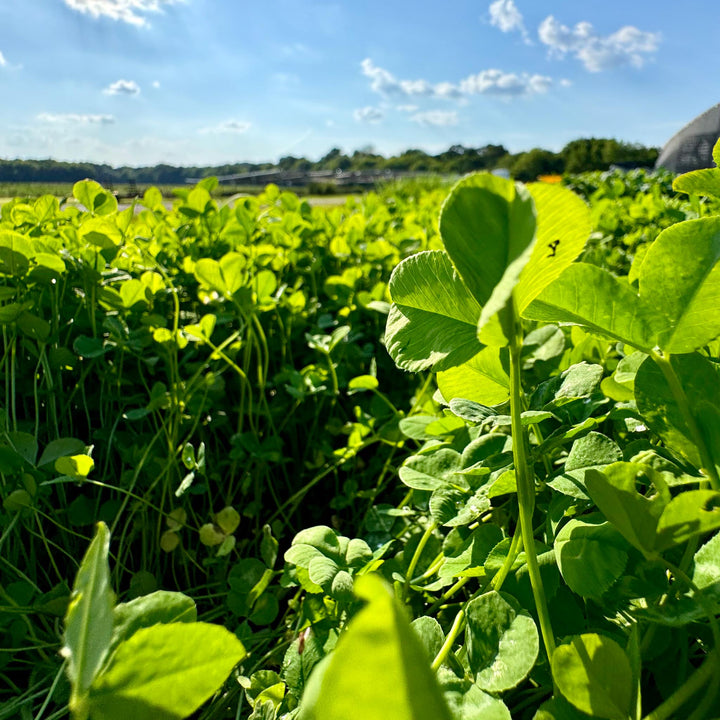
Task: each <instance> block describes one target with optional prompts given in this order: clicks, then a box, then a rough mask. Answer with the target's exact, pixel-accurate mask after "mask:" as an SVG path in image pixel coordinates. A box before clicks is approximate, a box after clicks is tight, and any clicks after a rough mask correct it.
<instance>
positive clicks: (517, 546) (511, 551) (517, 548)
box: [490, 525, 523, 592]
mask: <svg viewBox="0 0 720 720" xmlns="http://www.w3.org/2000/svg"><path fill="white" fill-rule="evenodd" d="M522 546H523V539H522V531H521V529H520V526H519V525H518V526H517V527H516V528H515V532H514V534H513V538H512V540H511V542H510V547H509V548H508V554H507V556H506V557H505V562H504V563H503V564H502V567H501V568H500V570H498V572H497V575H495V577H494V578H493V579H492V582H491V583H490V585H491V587H492V589H493V590H495V591H496V592H500V588H501V587H502V585H503V583H504V582H505V579H506V578H507V576H508V573H509V572H510V570H512V566H513V565H514V564H515V560H517V556H518V555H519V554H520V552H521V551H522Z"/></svg>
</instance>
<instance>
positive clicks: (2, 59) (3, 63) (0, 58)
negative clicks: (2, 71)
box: [0, 52, 7, 67]
mask: <svg viewBox="0 0 720 720" xmlns="http://www.w3.org/2000/svg"><path fill="white" fill-rule="evenodd" d="M6 65H7V60H6V59H5V56H4V55H3V54H2V53H1V52H0V67H5V66H6Z"/></svg>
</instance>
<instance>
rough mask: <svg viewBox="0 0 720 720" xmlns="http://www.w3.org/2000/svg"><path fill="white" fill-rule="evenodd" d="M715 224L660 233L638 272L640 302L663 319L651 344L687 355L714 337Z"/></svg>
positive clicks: (717, 287) (719, 265) (719, 257)
mask: <svg viewBox="0 0 720 720" xmlns="http://www.w3.org/2000/svg"><path fill="white" fill-rule="evenodd" d="M718 261H720V218H718V217H706V218H700V219H698V220H687V221H685V222H682V223H677V224H676V225H672V226H671V227H669V228H667V229H666V230H663V232H661V233H660V235H659V236H658V238H657V240H655V242H654V243H653V244H652V245H651V246H650V249H649V250H648V252H647V255H645V259H644V260H643V264H642V266H641V267H640V273H639V280H640V297H641V298H642V299H643V300H645V301H646V302H647V303H648V304H649V303H652V305H653V307H654V308H655V311H656V312H657V313H658V314H660V315H661V316H662V317H663V318H664V319H665V326H664V328H663V330H662V332H660V333H659V336H658V341H657V344H658V345H659V346H660V348H661V349H662V350H664V351H665V352H668V353H690V352H693V351H694V350H697V349H698V348H701V347H703V346H704V345H706V344H707V343H708V342H710V341H711V340H713V339H714V338H716V337H717V336H718V335H720V311H719V310H718V307H720V262H718Z"/></svg>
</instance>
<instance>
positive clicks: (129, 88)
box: [103, 80, 140, 95]
mask: <svg viewBox="0 0 720 720" xmlns="http://www.w3.org/2000/svg"><path fill="white" fill-rule="evenodd" d="M103 93H104V94H105V95H139V94H140V86H139V85H138V84H137V83H136V82H135V81H134V80H116V81H115V82H114V83H110V85H108V86H107V87H106V88H105V89H104V90H103Z"/></svg>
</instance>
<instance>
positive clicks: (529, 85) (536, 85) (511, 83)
mask: <svg viewBox="0 0 720 720" xmlns="http://www.w3.org/2000/svg"><path fill="white" fill-rule="evenodd" d="M552 84H553V81H552V78H549V77H547V76H545V75H530V74H528V73H521V74H519V75H518V74H516V73H506V72H503V71H502V70H497V69H491V70H483V71H482V72H479V73H477V75H470V77H467V78H465V80H463V81H462V82H461V83H460V89H461V90H462V92H463V93H464V94H466V95H501V96H504V97H517V96H518V95H542V94H543V93H546V92H547V91H548V90H549V89H550V88H551V87H552Z"/></svg>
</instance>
